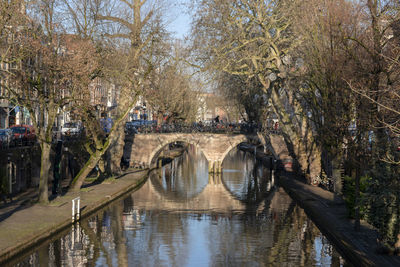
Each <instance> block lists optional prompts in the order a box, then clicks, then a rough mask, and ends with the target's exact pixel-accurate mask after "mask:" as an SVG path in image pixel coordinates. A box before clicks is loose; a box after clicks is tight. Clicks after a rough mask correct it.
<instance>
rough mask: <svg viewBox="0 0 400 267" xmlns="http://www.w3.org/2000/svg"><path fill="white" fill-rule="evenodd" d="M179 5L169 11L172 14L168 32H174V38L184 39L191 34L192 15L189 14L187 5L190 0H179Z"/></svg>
mask: <svg viewBox="0 0 400 267" xmlns="http://www.w3.org/2000/svg"><path fill="white" fill-rule="evenodd" d="M176 2H177V5H174V7H172V8H171V9H170V10H169V11H170V12H171V15H170V16H171V18H170V23H169V24H168V30H169V31H171V32H174V37H175V38H179V39H184V37H185V36H187V35H188V34H189V32H190V20H191V18H190V15H189V14H188V12H187V8H186V7H185V4H188V3H190V2H191V1H190V0H177V1H176Z"/></svg>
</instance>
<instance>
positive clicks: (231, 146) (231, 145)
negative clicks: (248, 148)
mask: <svg viewBox="0 0 400 267" xmlns="http://www.w3.org/2000/svg"><path fill="white" fill-rule="evenodd" d="M247 141H249V138H248V137H247V136H245V135H240V136H239V138H235V139H233V141H232V142H229V147H228V148H227V149H226V150H225V151H224V152H223V153H222V155H221V164H222V162H223V161H224V160H225V157H226V155H228V153H229V152H230V151H231V150H232V149H234V148H235V147H237V146H238V145H239V144H241V143H244V142H247Z"/></svg>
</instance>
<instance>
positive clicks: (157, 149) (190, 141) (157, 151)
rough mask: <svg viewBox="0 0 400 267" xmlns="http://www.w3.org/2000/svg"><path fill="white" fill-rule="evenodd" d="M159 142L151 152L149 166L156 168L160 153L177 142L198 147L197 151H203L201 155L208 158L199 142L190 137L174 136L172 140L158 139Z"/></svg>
mask: <svg viewBox="0 0 400 267" xmlns="http://www.w3.org/2000/svg"><path fill="white" fill-rule="evenodd" d="M158 141H159V143H158V145H157V146H156V147H154V148H153V150H152V151H151V153H150V155H149V159H148V160H149V161H148V166H154V164H156V162H155V160H156V158H157V156H158V155H159V154H160V152H161V151H162V150H163V149H164V148H165V147H166V146H168V145H170V144H173V143H175V142H182V143H186V144H189V145H194V146H195V147H196V149H198V150H199V151H201V153H202V154H203V155H204V156H205V157H206V158H207V156H206V155H205V153H204V151H202V149H201V147H200V146H199V141H198V140H197V139H196V138H190V137H188V136H184V135H174V136H171V138H165V139H158ZM207 160H208V159H207Z"/></svg>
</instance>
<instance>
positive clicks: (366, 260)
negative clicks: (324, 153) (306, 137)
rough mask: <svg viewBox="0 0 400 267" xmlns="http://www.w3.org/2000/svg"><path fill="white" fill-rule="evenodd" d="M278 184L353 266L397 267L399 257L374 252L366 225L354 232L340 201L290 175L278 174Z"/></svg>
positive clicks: (373, 237) (374, 239) (371, 232)
mask: <svg viewBox="0 0 400 267" xmlns="http://www.w3.org/2000/svg"><path fill="white" fill-rule="evenodd" d="M279 184H280V185H281V186H282V187H283V188H284V189H285V191H286V192H287V193H288V194H289V195H290V197H291V198H293V199H294V200H295V201H296V202H297V203H298V204H299V205H300V206H301V207H302V208H303V209H304V210H305V212H306V213H307V215H308V216H309V217H310V218H311V219H312V220H313V222H314V223H315V224H316V225H317V226H318V228H319V229H320V230H321V232H322V233H323V234H324V235H325V236H327V237H328V239H329V240H330V241H331V242H332V243H333V244H334V246H335V248H336V249H337V250H338V251H339V252H340V253H341V254H342V255H343V256H345V258H346V260H347V261H350V263H352V264H353V265H354V266H379V267H383V266H385V267H389V266H400V256H390V255H382V254H378V253H377V252H376V249H377V247H378V243H377V238H378V233H377V232H376V231H375V230H373V228H372V227H371V226H370V225H368V224H367V223H365V222H361V229H360V231H359V232H356V231H354V226H353V222H352V221H351V220H350V219H348V218H347V214H346V207H345V204H344V201H343V200H342V199H340V198H335V195H334V194H333V193H331V192H329V191H326V190H323V189H322V188H319V187H316V186H311V185H306V184H304V183H302V182H300V181H297V180H296V179H295V178H294V177H293V175H292V174H283V175H281V176H280V177H279Z"/></svg>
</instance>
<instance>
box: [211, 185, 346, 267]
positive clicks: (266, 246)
mask: <svg viewBox="0 0 400 267" xmlns="http://www.w3.org/2000/svg"><path fill="white" fill-rule="evenodd" d="M277 194H278V199H277V200H275V202H279V203H280V206H272V205H273V204H272V205H271V206H270V207H269V208H268V209H265V210H264V211H263V213H261V214H251V215H249V214H246V215H238V216H236V217H234V218H233V219H226V218H223V217H222V218H219V220H218V223H216V224H214V226H213V227H211V229H210V230H211V231H209V232H208V235H209V239H210V240H219V241H218V242H211V243H210V245H211V248H210V251H216V252H217V253H213V254H212V255H211V257H212V262H216V263H219V264H222V265H231V264H233V265H241V264H245V263H246V265H247V264H250V265H261V266H263V265H271V266H281V265H282V264H284V263H286V264H287V265H288V266H316V265H317V266H321V264H325V265H323V266H327V264H328V266H329V265H330V266H340V264H339V255H338V254H336V253H335V254H333V252H332V250H333V249H332V246H331V245H330V244H329V243H328V242H327V240H326V239H325V238H324V237H322V235H321V234H320V233H319V231H318V229H317V228H316V226H315V225H314V224H313V223H312V221H311V220H310V219H308V218H307V216H306V215H305V213H304V211H303V210H302V209H301V208H299V207H298V206H296V205H295V204H294V203H293V202H292V200H291V199H290V198H289V197H288V196H287V195H286V194H282V193H280V192H277ZM317 255H318V257H317ZM331 264H332V265H331Z"/></svg>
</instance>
